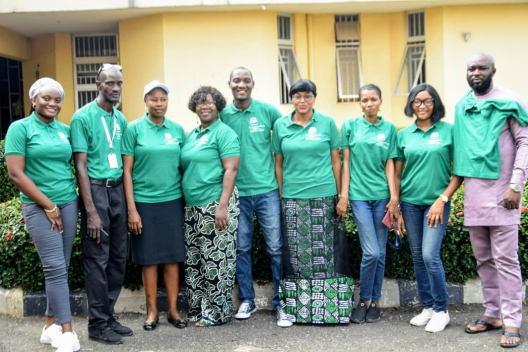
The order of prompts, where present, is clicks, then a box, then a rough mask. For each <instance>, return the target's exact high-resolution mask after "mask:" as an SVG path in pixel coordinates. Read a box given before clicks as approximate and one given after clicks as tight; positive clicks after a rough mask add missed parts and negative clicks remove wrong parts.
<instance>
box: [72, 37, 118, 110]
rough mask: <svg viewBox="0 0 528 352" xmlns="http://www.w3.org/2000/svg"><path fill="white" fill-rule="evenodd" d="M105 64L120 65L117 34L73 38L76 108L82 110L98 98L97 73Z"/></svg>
mask: <svg viewBox="0 0 528 352" xmlns="http://www.w3.org/2000/svg"><path fill="white" fill-rule="evenodd" d="M103 63H112V64H117V63H119V53H118V37H117V34H97V35H79V36H74V37H73V64H74V68H75V72H74V82H75V106H76V108H77V109H80V108H82V107H83V106H84V105H85V104H87V103H89V102H91V101H92V100H94V99H95V98H96V97H97V88H96V86H95V83H96V81H97V71H98V70H99V68H100V67H101V64H103Z"/></svg>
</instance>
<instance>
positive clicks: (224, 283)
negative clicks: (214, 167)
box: [185, 188, 240, 326]
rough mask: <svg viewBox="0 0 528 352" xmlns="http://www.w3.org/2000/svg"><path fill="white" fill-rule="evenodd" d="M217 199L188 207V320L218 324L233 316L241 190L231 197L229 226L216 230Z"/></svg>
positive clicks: (186, 214) (206, 324)
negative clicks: (239, 194)
mask: <svg viewBox="0 0 528 352" xmlns="http://www.w3.org/2000/svg"><path fill="white" fill-rule="evenodd" d="M217 206H218V202H217V201H215V202H211V203H209V204H205V205H202V206H187V207H185V244H186V248H187V261H186V262H185V283H186V284H187V299H188V302H189V312H188V314H187V320H189V321H200V322H201V323H202V325H205V326H210V325H219V324H223V323H225V322H228V321H229V320H231V316H232V315H233V286H234V284H235V271H236V239H237V229H238V215H239V214H240V210H239V203H238V191H237V189H236V188H235V190H234V192H233V195H232V196H231V198H230V199H229V205H228V209H227V210H228V214H229V227H228V228H227V229H226V230H225V231H220V230H217V229H215V213H216V208H217Z"/></svg>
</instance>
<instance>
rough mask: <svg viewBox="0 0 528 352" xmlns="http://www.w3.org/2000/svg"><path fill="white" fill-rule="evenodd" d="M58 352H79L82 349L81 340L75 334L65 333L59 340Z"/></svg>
mask: <svg viewBox="0 0 528 352" xmlns="http://www.w3.org/2000/svg"><path fill="white" fill-rule="evenodd" d="M58 347H59V348H58V349H57V352H77V351H78V350H80V349H81V345H80V344H79V338H78V337H77V334H76V333H75V332H65V333H64V334H62V336H61V338H60V339H59V346H58Z"/></svg>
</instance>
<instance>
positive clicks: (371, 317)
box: [365, 303, 380, 323]
mask: <svg viewBox="0 0 528 352" xmlns="http://www.w3.org/2000/svg"><path fill="white" fill-rule="evenodd" d="M378 320H380V308H379V307H378V306H377V305H376V304H374V303H371V304H370V307H369V309H368V310H367V315H366V317H365V321H366V322H367V323H374V322H376V321H378Z"/></svg>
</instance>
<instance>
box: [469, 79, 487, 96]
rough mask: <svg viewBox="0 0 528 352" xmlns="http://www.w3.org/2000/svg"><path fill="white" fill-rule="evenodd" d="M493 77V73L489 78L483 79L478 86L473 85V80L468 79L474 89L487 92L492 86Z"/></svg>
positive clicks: (478, 91)
mask: <svg viewBox="0 0 528 352" xmlns="http://www.w3.org/2000/svg"><path fill="white" fill-rule="evenodd" d="M492 79H493V76H492V75H489V76H488V78H487V79H486V80H485V81H482V83H481V84H480V85H478V86H476V85H473V82H472V81H471V80H468V83H469V86H470V87H471V88H473V90H474V91H475V92H477V93H482V92H485V91H487V90H488V89H489V87H490V86H491V81H492Z"/></svg>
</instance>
